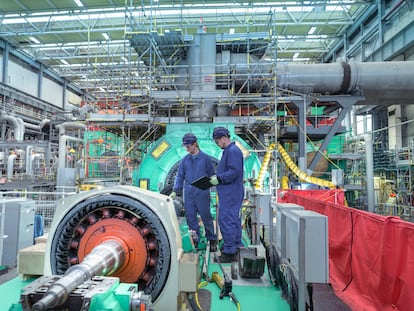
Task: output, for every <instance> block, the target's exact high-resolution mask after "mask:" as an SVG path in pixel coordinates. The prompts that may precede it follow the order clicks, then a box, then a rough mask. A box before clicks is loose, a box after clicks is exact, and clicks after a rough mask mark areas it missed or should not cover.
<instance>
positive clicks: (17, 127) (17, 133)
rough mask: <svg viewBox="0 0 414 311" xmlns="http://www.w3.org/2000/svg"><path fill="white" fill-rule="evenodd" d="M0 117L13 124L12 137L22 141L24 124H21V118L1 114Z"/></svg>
mask: <svg viewBox="0 0 414 311" xmlns="http://www.w3.org/2000/svg"><path fill="white" fill-rule="evenodd" d="M0 119H2V120H5V121H8V122H10V123H11V124H12V125H13V129H14V138H15V139H16V140H17V141H22V140H23V137H24V126H23V125H22V121H23V120H22V119H20V118H16V117H14V116H7V115H4V114H2V115H1V116H0Z"/></svg>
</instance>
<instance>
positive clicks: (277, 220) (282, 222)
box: [272, 203, 304, 258]
mask: <svg viewBox="0 0 414 311" xmlns="http://www.w3.org/2000/svg"><path fill="white" fill-rule="evenodd" d="M272 207H273V210H274V216H275V217H274V221H273V230H272V235H273V242H274V244H275V247H276V250H277V253H278V254H279V257H280V258H285V257H286V241H285V238H284V237H285V232H286V213H285V212H286V211H291V210H304V208H303V206H300V205H297V204H294V203H273V204H272Z"/></svg>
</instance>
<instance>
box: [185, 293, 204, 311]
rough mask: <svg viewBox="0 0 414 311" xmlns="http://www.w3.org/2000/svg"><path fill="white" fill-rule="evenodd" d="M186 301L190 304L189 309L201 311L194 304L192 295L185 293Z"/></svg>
mask: <svg viewBox="0 0 414 311" xmlns="http://www.w3.org/2000/svg"><path fill="white" fill-rule="evenodd" d="M187 300H188V302H189V304H190V307H191V309H192V310H193V311H202V310H200V308H199V307H198V306H197V304H196V302H195V301H194V294H193V293H187Z"/></svg>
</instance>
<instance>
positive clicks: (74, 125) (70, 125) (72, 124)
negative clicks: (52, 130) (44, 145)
mask: <svg viewBox="0 0 414 311" xmlns="http://www.w3.org/2000/svg"><path fill="white" fill-rule="evenodd" d="M85 127H86V126H85V124H83V123H78V122H65V123H62V124H59V125H56V128H57V129H58V130H59V135H64V134H65V133H66V129H67V128H73V129H83V128H85Z"/></svg>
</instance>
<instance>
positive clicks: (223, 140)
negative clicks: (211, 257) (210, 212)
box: [210, 126, 244, 263]
mask: <svg viewBox="0 0 414 311" xmlns="http://www.w3.org/2000/svg"><path fill="white" fill-rule="evenodd" d="M213 139H214V141H215V142H216V144H217V145H218V146H219V147H220V148H221V149H223V154H222V157H221V160H220V162H219V164H218V167H217V172H216V175H214V176H212V177H211V178H210V183H211V184H213V185H215V186H216V188H217V194H218V223H219V226H220V231H221V235H222V236H223V240H224V247H223V251H222V253H221V255H220V256H219V260H220V262H221V263H230V262H232V261H237V256H236V254H237V249H238V247H240V246H242V242H241V236H242V227H241V219H240V208H241V206H242V203H243V198H244V183H243V153H242V152H241V150H240V149H239V147H237V146H236V144H235V142H232V141H231V140H230V133H229V131H228V130H227V129H226V128H225V127H221V126H220V127H216V128H215V129H214V131H213Z"/></svg>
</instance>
